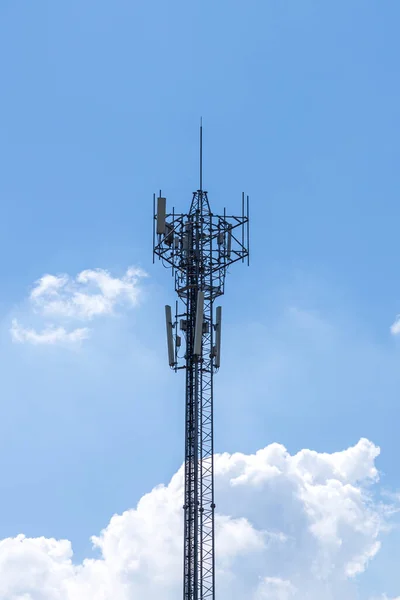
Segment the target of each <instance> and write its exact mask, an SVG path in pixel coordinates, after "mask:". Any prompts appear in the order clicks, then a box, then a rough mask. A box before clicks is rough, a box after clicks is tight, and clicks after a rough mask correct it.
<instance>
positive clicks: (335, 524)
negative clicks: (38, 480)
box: [0, 440, 385, 600]
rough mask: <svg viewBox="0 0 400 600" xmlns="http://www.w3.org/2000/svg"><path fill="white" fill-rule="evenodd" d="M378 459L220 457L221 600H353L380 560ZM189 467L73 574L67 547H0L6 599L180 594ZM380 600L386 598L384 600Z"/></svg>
mask: <svg viewBox="0 0 400 600" xmlns="http://www.w3.org/2000/svg"><path fill="white" fill-rule="evenodd" d="M378 453H379V449H378V448H377V447H376V446H374V445H373V444H372V443H371V442H369V441H368V440H361V441H360V442H359V443H358V444H357V445H356V446H354V447H353V448H349V449H348V450H345V451H343V452H338V453H335V454H319V453H316V452H311V451H310V450H303V451H301V452H299V453H298V454H296V455H294V456H291V455H290V454H289V453H288V452H287V451H286V449H285V448H284V447H283V446H281V445H279V444H272V445H270V446H268V447H266V448H264V449H262V450H260V451H259V452H257V453H256V454H254V455H245V454H240V453H236V454H231V455H230V454H222V455H219V456H216V461H215V468H216V488H217V501H218V503H219V504H218V517H217V520H216V530H217V544H216V546H217V585H218V597H219V598H220V600H239V599H242V598H248V599H249V600H263V599H264V598H268V600H292V598H293V599H294V600H304V599H305V598H307V599H309V600H319V599H320V598H321V597H323V598H327V599H329V600H333V599H335V600H336V599H337V598H341V599H344V598H345V599H346V600H350V599H353V598H356V597H357V596H356V590H355V587H353V586H355V583H354V576H355V575H356V574H357V573H362V572H363V571H364V570H365V569H366V568H367V565H368V561H369V559H370V558H371V557H373V556H374V554H375V553H376V552H377V551H378V548H379V546H378V541H379V537H380V534H381V533H382V531H383V529H384V526H385V514H384V513H383V511H382V509H381V508H380V505H379V504H378V503H377V502H374V500H373V497H372V496H371V495H370V492H369V491H368V490H369V488H370V486H371V485H372V483H373V482H375V483H376V481H377V477H378V475H377V471H376V468H375V464H374V463H375V458H376V457H377V455H378ZM182 486H183V469H182V468H181V469H180V470H179V471H178V473H177V474H176V475H175V476H174V477H173V478H172V480H171V482H170V483H169V485H167V486H163V485H161V486H158V487H156V488H155V489H153V490H152V491H151V492H150V493H149V494H146V495H145V496H143V497H142V498H141V500H140V501H139V503H138V505H137V507H136V509H134V510H129V511H126V512H125V513H123V514H122V515H115V516H113V517H112V519H111V521H110V523H109V524H108V526H107V527H106V528H105V529H104V530H103V531H102V532H101V533H100V535H99V536H97V537H94V538H93V540H92V541H93V544H94V546H95V547H96V548H97V549H98V551H99V552H100V554H101V556H100V558H97V559H86V560H84V561H83V562H82V563H81V564H74V563H73V560H72V549H71V544H70V542H68V541H66V540H53V539H45V538H37V539H27V538H25V537H24V536H18V537H16V538H8V539H5V540H3V541H1V542H0V599H1V600H17V599H18V600H22V599H24V600H25V599H26V600H28V599H29V600H33V599H34V600H87V598H93V599H94V600H142V599H143V598H147V599H148V600H153V599H154V600H155V599H156V598H159V597H162V598H163V599H164V600H172V599H173V598H174V599H175V598H176V597H177V596H179V594H180V590H181V577H182V566H181V561H182V508H181V507H182V496H183V489H182ZM382 600H383V599H382Z"/></svg>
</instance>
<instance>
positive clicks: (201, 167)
mask: <svg viewBox="0 0 400 600" xmlns="http://www.w3.org/2000/svg"><path fill="white" fill-rule="evenodd" d="M200 191H201V192H202V191H203V117H200Z"/></svg>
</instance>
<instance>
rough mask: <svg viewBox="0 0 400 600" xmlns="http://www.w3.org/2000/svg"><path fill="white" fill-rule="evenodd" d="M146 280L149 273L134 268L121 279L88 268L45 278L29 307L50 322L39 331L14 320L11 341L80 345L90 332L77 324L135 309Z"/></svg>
mask: <svg viewBox="0 0 400 600" xmlns="http://www.w3.org/2000/svg"><path fill="white" fill-rule="evenodd" d="M143 277H146V273H145V272H144V271H142V270H141V269H137V268H134V267H130V268H129V269H128V270H127V271H126V273H125V274H124V275H123V276H122V277H121V278H118V277H113V276H112V275H111V274H110V273H109V272H108V271H106V270H104V269H94V270H91V269H86V270H85V271H82V272H81V273H78V275H77V276H76V277H75V278H72V277H70V276H69V275H43V277H41V278H40V279H39V280H38V281H37V282H36V283H35V286H34V287H33V289H32V291H31V293H30V296H29V307H30V311H31V312H32V314H35V315H40V317H41V318H42V319H51V322H50V323H49V322H46V323H45V324H44V325H43V327H42V329H41V330H36V329H34V328H32V327H25V326H23V325H22V324H21V323H20V322H19V321H18V320H17V319H13V321H12V325H11V329H10V333H11V337H12V340H13V341H14V342H17V343H30V344H35V345H38V344H58V343H61V344H64V345H65V344H76V343H79V342H81V341H82V340H85V339H87V338H88V337H89V335H90V331H91V330H90V328H89V327H77V326H76V324H77V322H81V323H82V322H91V321H92V320H93V319H94V318H96V317H104V316H109V315H113V314H115V312H116V310H117V308H121V307H133V306H136V305H137V304H138V301H139V298H140V291H141V290H140V285H139V281H140V279H142V278H143ZM67 327H68V329H67Z"/></svg>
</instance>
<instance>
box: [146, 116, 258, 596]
mask: <svg viewBox="0 0 400 600" xmlns="http://www.w3.org/2000/svg"><path fill="white" fill-rule="evenodd" d="M153 207H154V208H153V212H154V225H153V240H154V249H153V250H154V256H158V258H159V259H160V260H161V261H162V263H163V265H164V266H165V267H170V268H171V269H172V274H173V276H174V279H175V291H176V293H177V295H178V301H177V303H176V304H177V307H176V311H175V315H174V317H173V316H172V310H171V306H169V305H167V306H166V307H165V322H166V329H167V349H168V364H169V365H170V367H171V368H172V369H174V370H175V371H178V370H179V369H184V370H185V372H186V395H185V489H184V503H183V508H184V511H185V512H184V572H183V576H184V582H183V598H184V600H215V521H214V520H215V517H214V514H215V502H214V458H213V457H214V421H213V417H214V414H213V402H214V391H213V389H214V388H213V378H214V374H215V373H216V372H217V371H218V369H219V367H220V364H221V333H222V309H221V307H220V306H218V307H217V308H216V311H215V314H214V301H215V300H216V299H217V298H218V297H219V296H222V295H223V294H224V290H225V277H226V273H227V269H228V267H229V266H230V265H232V264H233V263H235V262H238V261H242V262H243V261H244V260H245V259H246V258H247V259H248V254H249V227H248V221H249V200H248V196H247V201H245V196H244V194H242V207H241V208H242V211H241V215H240V216H232V215H228V214H227V213H226V210H225V209H224V212H223V214H222V215H215V214H214V213H212V212H211V209H210V205H209V202H208V196H207V192H203V123H202V120H200V189H199V190H197V191H196V192H193V196H192V202H191V205H190V209H189V211H188V212H186V213H178V212H176V211H175V209H172V212H171V211H168V208H167V202H166V199H165V197H164V196H162V194H161V191H160V193H159V196H158V198H157V203H156V199H155V195H154V197H153ZM155 207H157V213H155ZM178 323H179V327H178ZM178 329H179V332H180V333H181V335H182V337H181V335H178ZM183 343H184V344H185V345H186V348H185V349H182V345H184V344H183Z"/></svg>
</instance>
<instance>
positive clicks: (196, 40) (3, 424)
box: [0, 0, 400, 596]
mask: <svg viewBox="0 0 400 600" xmlns="http://www.w3.org/2000/svg"><path fill="white" fill-rule="evenodd" d="M399 18H400V6H399V4H398V3H397V2H395V1H394V0H388V1H387V2H384V3H382V2H378V1H372V0H353V1H351V2H348V1H347V2H346V1H344V0H343V1H342V0H339V1H336V2H319V1H318V0H302V1H301V2H299V1H294V0H292V1H289V0H286V1H283V0H282V1H279V2H278V1H271V0H268V1H266V0H264V1H261V0H248V2H246V3H244V2H238V1H235V0H233V1H232V0H231V1H230V2H227V1H226V0H221V1H220V2H218V3H215V2H211V1H209V0H203V2H201V3H187V2H183V1H172V2H168V3H165V2H161V1H160V0H149V1H147V2H142V3H139V2H128V1H127V0H115V1H114V2H113V3H109V2H105V1H104V0H96V1H94V0H70V1H69V2H65V3H60V2H49V1H42V2H35V3H28V2H12V1H11V0H3V2H2V3H1V5H0V55H1V56H2V59H1V62H0V65H1V66H0V68H1V71H0V73H1V82H2V93H1V95H0V130H1V132H2V134H1V138H0V162H1V165H2V169H1V171H2V175H1V177H0V197H1V198H2V215H1V219H0V272H1V277H2V294H1V298H0V310H1V313H2V318H1V337H0V359H1V363H2V365H3V369H2V372H3V376H2V380H1V383H0V390H1V397H2V403H1V410H0V448H1V453H0V471H1V473H2V476H1V478H0V514H2V515H3V519H0V538H5V537H9V536H15V535H17V534H18V533H21V532H23V533H25V534H26V535H29V536H33V537H38V536H42V535H43V536H46V537H56V538H60V537H65V538H68V539H70V540H71V541H72V542H73V546H74V551H75V554H76V557H77V560H81V559H82V558H83V557H84V556H87V555H88V553H90V541H89V536H90V535H92V534H95V533H98V532H99V531H100V530H101V528H103V527H105V526H106V525H107V523H108V521H109V519H110V517H111V515H112V514H114V513H118V512H122V511H123V510H125V509H127V508H130V507H133V506H134V505H135V504H136V502H137V501H138V500H139V498H140V497H141V496H142V495H143V494H144V493H146V492H147V491H149V490H150V489H151V488H152V487H153V486H154V485H156V484H158V483H160V482H167V481H168V480H169V478H170V477H171V476H172V475H173V473H175V472H176V470H177V468H178V467H179V465H180V462H181V460H182V457H183V404H182V402H183V398H182V393H183V381H182V378H180V377H179V376H174V375H173V374H170V373H169V371H168V367H167V361H166V356H165V340H164V329H163V327H164V324H163V305H164V304H165V303H167V302H171V301H172V300H173V288H172V281H171V279H170V278H169V276H168V274H167V273H166V272H165V271H164V270H163V269H162V267H161V265H158V264H156V265H155V266H154V267H153V265H152V255H151V244H152V238H151V226H152V224H151V211H152V194H153V192H154V191H157V190H158V189H159V188H162V190H163V192H164V193H165V194H166V196H167V199H168V202H169V204H170V205H171V204H174V205H175V207H176V208H178V209H179V210H184V209H185V207H186V206H188V204H189V202H190V199H191V193H192V191H193V190H194V189H197V185H198V124H199V117H200V115H201V116H202V117H203V123H204V153H205V154H204V182H205V187H206V188H207V190H208V192H209V199H210V202H211V204H212V207H213V208H214V210H215V211H217V210H220V209H221V208H223V206H225V205H226V206H229V207H230V208H231V209H232V211H234V210H235V209H236V210H238V211H240V194H241V192H242V190H244V191H246V192H247V193H249V194H250V198H251V218H252V223H251V253H252V254H251V266H250V268H249V269H247V268H244V267H242V266H241V265H239V266H236V267H235V268H234V269H233V268H232V273H231V275H230V276H229V279H228V281H227V286H226V292H227V293H226V298H225V299H224V301H223V303H224V324H225V330H224V356H223V369H221V372H220V374H219V375H218V378H217V381H216V393H217V396H216V398H217V400H216V404H217V407H216V428H217V429H216V449H217V451H218V452H220V451H228V452H234V451H242V452H246V453H251V452H255V451H256V450H257V449H259V448H262V447H264V446H266V445H267V444H269V443H271V442H279V443H282V444H284V445H285V446H286V447H287V448H288V450H289V451H290V452H292V453H293V452H297V451H299V450H301V449H303V448H311V449H314V450H317V451H318V452H335V451H340V450H342V449H344V448H347V447H349V446H351V445H353V444H355V443H357V441H358V440H359V439H360V437H367V438H368V439H370V440H371V441H372V442H374V443H375V444H377V445H379V446H380V447H381V456H380V457H379V459H378V461H377V466H378V468H379V470H380V471H381V473H382V476H381V486H382V489H389V490H391V491H397V490H398V488H399V486H400V476H399V471H398V465H397V457H398V455H399V452H400V441H399V436H398V427H397V422H398V420H399V417H400V411H399V407H398V398H399V391H400V372H399V369H398V363H399V359H400V355H399V346H398V340H397V339H396V337H395V336H393V335H391V333H390V326H391V324H392V323H393V321H394V319H395V317H396V314H397V313H398V312H400V278H399V277H398V247H399V241H398V240H399V236H398V227H399V225H398V224H399V218H400V208H399V203H398V189H399V183H400V177H399V169H398V160H399V149H398V143H399V142H398V139H399V133H400V117H399V110H398V107H399V104H400V85H399V79H398V56H399V52H400V48H399V46H400V42H399V39H398V22H399ZM130 265H134V266H137V267H140V268H142V269H144V270H145V271H146V272H147V273H148V274H149V275H150V277H148V278H146V279H144V280H143V283H142V284H141V287H142V299H141V302H140V303H139V305H138V306H135V307H133V308H132V309H130V310H122V311H121V312H120V313H119V315H118V316H117V317H115V318H111V319H102V318H100V319H99V320H98V321H96V324H95V326H94V327H93V334H92V335H91V337H90V339H89V340H87V341H85V343H83V344H82V345H81V346H79V348H74V349H71V348H65V347H63V346H60V347H59V346H57V345H50V346H47V345H40V346H38V345H31V344H29V343H26V344H15V343H13V342H12V339H11V336H10V327H11V322H12V319H13V318H18V320H20V321H21V322H22V323H23V324H24V326H26V327H36V326H37V315H35V314H34V313H33V311H32V309H31V307H30V305H29V301H28V296H29V293H30V291H31V290H32V288H33V286H34V283H35V282H36V281H37V280H39V279H40V278H41V277H42V276H43V275H44V274H47V273H49V274H53V275H59V274H63V273H66V274H68V275H69V276H70V277H72V278H73V277H75V276H76V275H77V274H78V273H80V272H82V271H84V270H85V269H96V268H101V269H106V270H108V271H109V272H110V273H112V274H113V275H115V276H116V277H122V276H123V274H124V273H125V272H126V270H127V268H128V267H129V266H130ZM241 367H242V368H241ZM398 543H400V539H399V538H398V534H397V532H396V531H395V532H393V533H392V534H390V536H388V537H387V538H386V539H385V541H384V544H383V546H382V550H381V552H380V554H379V555H378V556H377V558H376V559H375V560H374V561H373V563H372V564H371V567H370V568H369V569H368V571H367V572H366V574H365V576H363V579H362V581H361V580H360V582H361V583H360V586H361V587H360V589H361V590H362V592H363V593H364V592H365V593H368V594H370V593H381V592H386V593H387V594H390V595H392V596H393V595H396V594H399V593H400V583H399V581H398V579H397V580H396V579H395V577H396V573H395V569H394V565H393V549H394V548H396V546H397V544H398ZM397 547H398V546H397ZM396 586H397V587H396Z"/></svg>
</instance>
